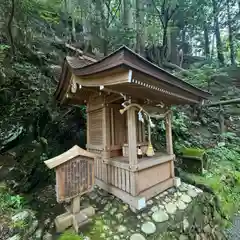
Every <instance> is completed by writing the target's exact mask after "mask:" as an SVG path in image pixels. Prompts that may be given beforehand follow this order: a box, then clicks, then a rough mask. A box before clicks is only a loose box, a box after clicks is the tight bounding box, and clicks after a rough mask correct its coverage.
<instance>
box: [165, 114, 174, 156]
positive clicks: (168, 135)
mask: <svg viewBox="0 0 240 240" xmlns="http://www.w3.org/2000/svg"><path fill="white" fill-rule="evenodd" d="M171 120H172V119H171V112H170V113H168V114H167V115H166V118H165V127H166V147H167V153H168V154H173V142H172V123H171Z"/></svg>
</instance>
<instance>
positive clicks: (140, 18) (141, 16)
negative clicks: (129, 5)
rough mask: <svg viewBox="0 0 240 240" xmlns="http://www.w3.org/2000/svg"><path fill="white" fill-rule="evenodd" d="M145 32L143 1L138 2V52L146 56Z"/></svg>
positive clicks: (138, 0)
mask: <svg viewBox="0 0 240 240" xmlns="http://www.w3.org/2000/svg"><path fill="white" fill-rule="evenodd" d="M144 48H145V31H144V11H143V2H142V0H136V52H137V53H139V54H140V55H143V54H144Z"/></svg>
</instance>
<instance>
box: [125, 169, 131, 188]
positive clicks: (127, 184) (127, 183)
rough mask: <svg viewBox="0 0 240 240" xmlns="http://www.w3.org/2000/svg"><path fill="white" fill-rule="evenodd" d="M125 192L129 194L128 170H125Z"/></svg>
mask: <svg viewBox="0 0 240 240" xmlns="http://www.w3.org/2000/svg"><path fill="white" fill-rule="evenodd" d="M126 192H130V176H129V171H128V170H126Z"/></svg>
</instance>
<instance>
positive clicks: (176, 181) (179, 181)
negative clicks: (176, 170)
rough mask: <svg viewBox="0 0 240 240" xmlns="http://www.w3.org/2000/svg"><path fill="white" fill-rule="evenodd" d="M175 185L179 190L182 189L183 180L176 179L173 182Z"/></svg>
mask: <svg viewBox="0 0 240 240" xmlns="http://www.w3.org/2000/svg"><path fill="white" fill-rule="evenodd" d="M173 184H174V186H175V187H177V188H178V187H180V186H181V178H179V177H175V178H174V180H173Z"/></svg>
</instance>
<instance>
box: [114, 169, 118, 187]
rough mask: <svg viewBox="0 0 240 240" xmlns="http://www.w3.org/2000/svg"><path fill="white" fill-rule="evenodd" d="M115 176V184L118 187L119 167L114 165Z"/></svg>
mask: <svg viewBox="0 0 240 240" xmlns="http://www.w3.org/2000/svg"><path fill="white" fill-rule="evenodd" d="M114 178H115V180H114V183H115V184H114V185H115V186H116V187H118V167H115V166H114Z"/></svg>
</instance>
